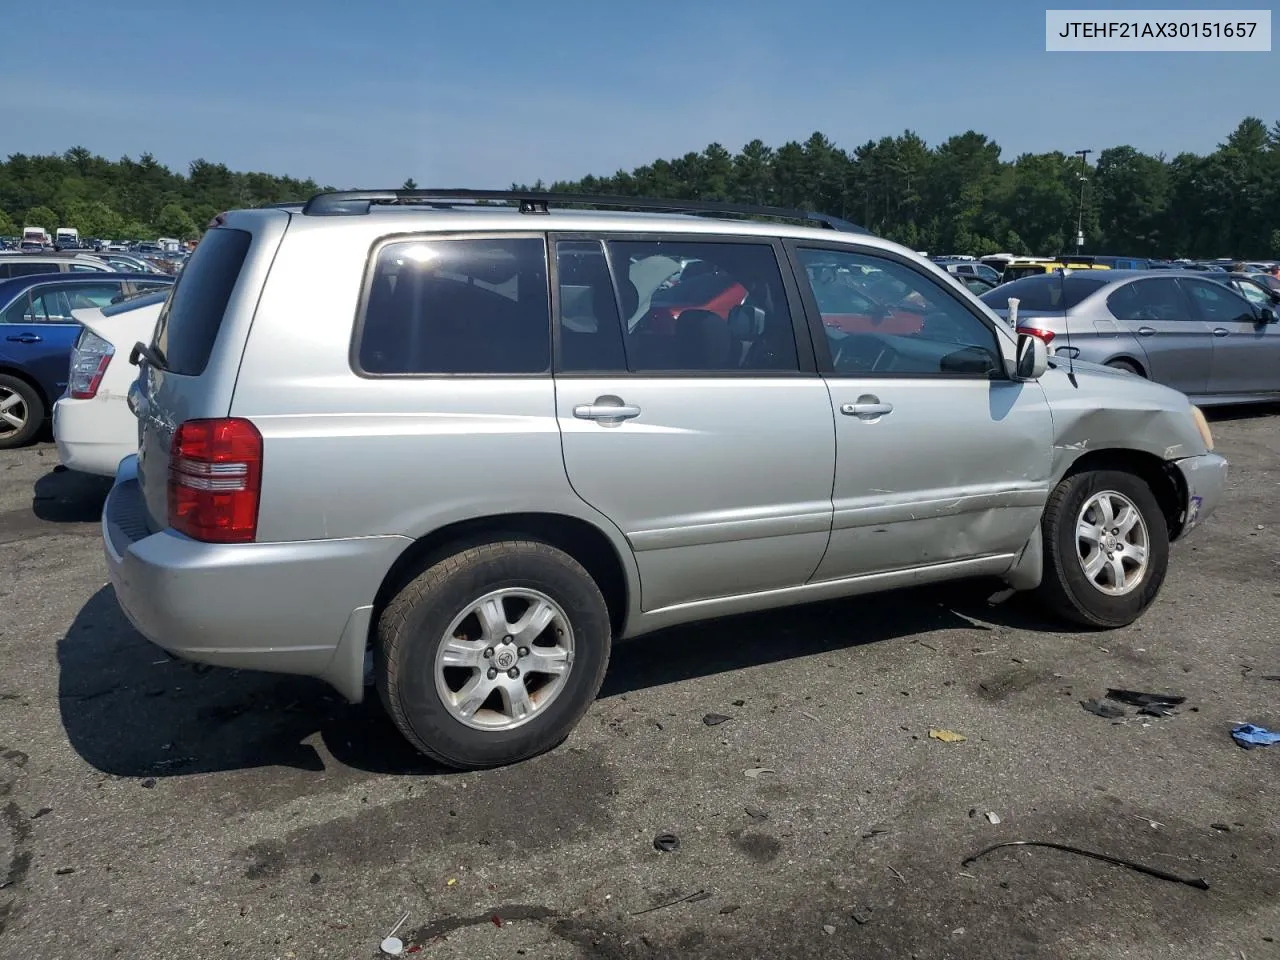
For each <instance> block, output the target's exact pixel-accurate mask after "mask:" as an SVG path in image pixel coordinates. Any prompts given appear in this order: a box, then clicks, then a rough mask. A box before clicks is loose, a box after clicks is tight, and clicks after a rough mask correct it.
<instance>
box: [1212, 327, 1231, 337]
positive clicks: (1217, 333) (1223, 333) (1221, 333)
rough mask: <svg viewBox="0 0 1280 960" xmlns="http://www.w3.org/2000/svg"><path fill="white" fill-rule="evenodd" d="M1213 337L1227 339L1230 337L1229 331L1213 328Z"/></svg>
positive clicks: (1222, 328)
mask: <svg viewBox="0 0 1280 960" xmlns="http://www.w3.org/2000/svg"><path fill="white" fill-rule="evenodd" d="M1213 335H1214V336H1215V337H1229V336H1231V331H1230V330H1228V329H1227V328H1226V327H1214V328H1213Z"/></svg>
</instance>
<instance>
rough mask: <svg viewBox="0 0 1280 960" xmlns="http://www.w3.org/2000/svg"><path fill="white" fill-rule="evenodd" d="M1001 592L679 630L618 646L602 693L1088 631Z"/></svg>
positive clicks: (939, 592)
mask: <svg viewBox="0 0 1280 960" xmlns="http://www.w3.org/2000/svg"><path fill="white" fill-rule="evenodd" d="M1001 589H1002V584H1000V583H999V582H996V581H987V580H968V581H958V582H955V583H948V584H940V585H934V586H929V587H919V588H913V589H907V590H897V591H890V592H887V593H879V594H874V595H871V596H863V597H852V598H849V599H845V600H831V601H825V602H822V603H813V604H806V605H804V606H798V607H791V608H784V609H780V610H771V611H768V612H766V613H752V614H744V615H742V616H735V617H724V618H721V619H719V620H712V621H706V622H703V623H698V624H692V625H689V626H681V627H672V628H670V629H668V630H663V631H661V632H658V633H654V634H649V635H647V636H643V637H639V638H637V639H636V640H635V641H634V642H631V641H628V642H624V643H620V644H618V645H617V646H616V647H615V648H614V651H613V656H612V658H611V660H610V664H609V673H608V675H607V676H606V677H605V681H604V687H603V688H602V689H601V691H600V696H601V697H612V696H618V695H621V694H624V693H630V692H631V691H633V690H641V689H644V688H645V687H652V686H662V685H665V684H668V683H675V682H678V681H681V680H691V679H694V678H696V677H705V676H711V675H714V674H718V673H727V672H729V671H733V670H741V669H743V668H745V667H751V666H760V665H763V664H767V663H776V662H779V661H782V660H792V659H798V658H801V657H807V656H812V655H814V654H819V653H826V652H829V651H831V650H837V649H848V648H851V647H856V646H861V645H862V644H867V643H880V642H882V641H885V640H894V639H898V638H901V637H921V636H924V635H928V634H931V633H936V632H939V631H943V630H966V629H967V630H972V629H974V628H977V629H980V630H981V629H994V627H995V626H1001V627H1014V628H1017V629H1020V630H1030V631H1034V632H1052V633H1076V632H1082V631H1081V630H1080V628H1075V627H1072V626H1071V625H1069V624H1064V623H1062V622H1061V621H1058V620H1056V619H1053V618H1052V617H1050V616H1049V615H1048V614H1046V613H1044V612H1043V611H1042V610H1040V609H1039V608H1038V607H1037V605H1036V603H1035V601H1034V598H1031V597H1027V596H1022V595H1015V596H1013V597H1011V598H1010V599H1008V600H1007V601H1005V602H1003V603H998V604H993V603H988V602H987V598H988V597H990V596H992V595H993V594H995V593H996V592H997V591H999V590H1001ZM695 634H696V636H695Z"/></svg>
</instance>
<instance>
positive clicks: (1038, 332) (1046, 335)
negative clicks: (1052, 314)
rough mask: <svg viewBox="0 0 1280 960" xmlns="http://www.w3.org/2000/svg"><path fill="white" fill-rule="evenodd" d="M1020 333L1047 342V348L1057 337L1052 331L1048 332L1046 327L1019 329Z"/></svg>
mask: <svg viewBox="0 0 1280 960" xmlns="http://www.w3.org/2000/svg"><path fill="white" fill-rule="evenodd" d="M1018 332H1019V333H1025V334H1029V335H1030V336H1033V337H1039V338H1040V339H1041V340H1043V341H1044V342H1045V345H1046V346H1047V345H1048V344H1050V343H1052V342H1053V338H1054V337H1055V336H1056V334H1055V333H1054V332H1053V331H1052V330H1046V329H1044V327H1018Z"/></svg>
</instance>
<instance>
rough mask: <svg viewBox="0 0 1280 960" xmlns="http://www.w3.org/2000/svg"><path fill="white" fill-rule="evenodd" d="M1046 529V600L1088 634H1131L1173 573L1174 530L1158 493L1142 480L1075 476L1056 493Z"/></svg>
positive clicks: (1114, 473) (1116, 474) (1104, 474)
mask: <svg viewBox="0 0 1280 960" xmlns="http://www.w3.org/2000/svg"><path fill="white" fill-rule="evenodd" d="M1131 511H1132V512H1131ZM1104 520H1106V522H1105V523H1104V522H1103V521H1104ZM1040 529H1041V533H1042V534H1043V538H1044V578H1043V580H1042V581H1041V584H1040V588H1039V593H1040V596H1041V598H1042V599H1043V600H1044V602H1045V603H1046V604H1047V605H1048V606H1049V608H1050V609H1052V610H1053V611H1054V612H1056V613H1057V614H1058V615H1059V616H1062V617H1064V618H1065V619H1067V620H1070V621H1071V622H1073V623H1078V624H1082V625H1084V626H1087V627H1095V628H1110V627H1123V626H1125V625H1127V624H1130V623H1133V621H1135V620H1137V619H1138V618H1139V617H1140V616H1142V614H1143V612H1144V611H1145V610H1146V609H1147V607H1149V606H1150V605H1151V603H1152V601H1154V600H1155V598H1156V595H1157V594H1158V593H1159V592H1160V587H1161V585H1162V584H1163V583H1164V578H1165V575H1166V574H1167V573H1168V569H1169V528H1168V524H1167V522H1166V520H1165V516H1164V513H1163V511H1162V510H1161V509H1160V505H1159V503H1158V502H1157V501H1156V498H1155V495H1154V494H1153V493H1152V492H1151V489H1150V487H1148V486H1147V484H1146V483H1145V482H1143V480H1142V479H1140V478H1139V477H1137V476H1135V475H1134V474H1132V473H1125V472H1123V471H1120V470H1091V471H1086V472H1082V473H1078V474H1075V475H1074V476H1070V477H1067V478H1066V479H1065V480H1063V481H1062V482H1061V483H1060V484H1058V486H1057V488H1056V489H1055V490H1054V491H1053V493H1052V494H1050V496H1049V502H1048V504H1047V505H1046V506H1045V511H1044V516H1043V517H1042V518H1041V521H1040ZM1117 531H1118V533H1117Z"/></svg>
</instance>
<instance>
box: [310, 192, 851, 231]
mask: <svg viewBox="0 0 1280 960" xmlns="http://www.w3.org/2000/svg"><path fill="white" fill-rule="evenodd" d="M459 201H466V203H459ZM480 201H483V202H487V203H505V204H511V203H514V204H516V205H518V207H519V209H520V212H521V213H525V214H545V213H548V212H549V210H550V207H551V206H552V205H556V206H559V205H561V204H578V205H581V206H589V207H613V208H619V209H628V210H644V211H665V212H668V213H689V214H721V215H731V216H739V217H771V218H773V219H777V220H800V221H803V222H806V223H817V224H820V225H821V226H823V227H826V228H827V229H828V230H839V231H841V232H844V233H869V232H870V231H868V230H866V229H864V228H862V227H860V226H858V225H857V224H855V223H850V222H849V221H848V220H842V219H841V218H840V217H833V216H831V215H830V214H826V213H818V212H816V211H812V210H792V209H788V208H786V207H767V206H757V205H754V204H743V203H725V202H722V201H717V200H671V199H667V198H656V197H622V196H603V195H597V194H582V193H550V192H545V191H536V190H460V189H453V188H443V189H425V190H343V191H338V192H334V193H317V194H316V195H315V196H314V197H312V198H311V199H310V200H308V201H307V202H306V204H305V205H304V206H303V208H302V213H303V215H304V216H311V217H343V216H347V217H349V216H360V215H363V214H366V213H368V212H369V210H370V209H371V208H372V207H373V206H374V205H375V204H390V205H396V204H420V205H422V206H430V207H437V208H443V209H449V208H454V207H459V206H464V205H465V206H475V205H476V204H477V202H480Z"/></svg>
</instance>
